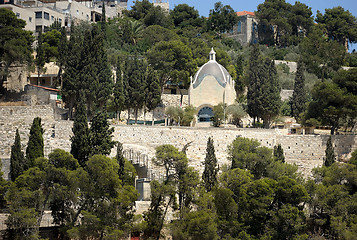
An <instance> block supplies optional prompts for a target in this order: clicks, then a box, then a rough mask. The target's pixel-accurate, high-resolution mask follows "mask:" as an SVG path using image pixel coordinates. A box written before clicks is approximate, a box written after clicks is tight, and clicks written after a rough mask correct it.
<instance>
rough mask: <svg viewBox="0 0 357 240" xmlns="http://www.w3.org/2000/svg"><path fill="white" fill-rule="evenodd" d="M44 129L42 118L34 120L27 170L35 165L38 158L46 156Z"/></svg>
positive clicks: (27, 155) (27, 154)
mask: <svg viewBox="0 0 357 240" xmlns="http://www.w3.org/2000/svg"><path fill="white" fill-rule="evenodd" d="M42 134H43V129H42V126H41V118H39V117H36V118H34V119H33V122H32V125H31V129H30V136H29V141H28V143H27V148H26V165H25V170H26V169H28V168H30V167H32V166H33V165H34V161H35V159H36V158H39V157H43V156H44V144H43V136H42Z"/></svg>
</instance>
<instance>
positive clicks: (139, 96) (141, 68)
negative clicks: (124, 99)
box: [125, 57, 147, 123]
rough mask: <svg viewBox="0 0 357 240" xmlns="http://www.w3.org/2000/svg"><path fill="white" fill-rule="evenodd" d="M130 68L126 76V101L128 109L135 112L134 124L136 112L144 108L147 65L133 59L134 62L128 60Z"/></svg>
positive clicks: (136, 117)
mask: <svg viewBox="0 0 357 240" xmlns="http://www.w3.org/2000/svg"><path fill="white" fill-rule="evenodd" d="M129 63H130V64H131V65H132V67H131V68H130V69H129V71H128V72H127V74H126V78H127V79H126V80H125V81H127V83H128V85H127V87H128V88H127V91H128V101H129V104H128V105H129V106H130V108H133V109H134V112H135V123H136V122H137V119H138V110H139V109H141V108H142V107H144V104H145V98H146V94H147V87H146V86H147V85H146V76H145V74H146V69H147V65H146V64H145V63H144V61H143V60H138V59H137V57H135V59H134V60H129Z"/></svg>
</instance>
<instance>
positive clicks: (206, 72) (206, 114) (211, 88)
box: [188, 48, 236, 121]
mask: <svg viewBox="0 0 357 240" xmlns="http://www.w3.org/2000/svg"><path fill="white" fill-rule="evenodd" d="M234 84H235V83H234V80H233V79H232V77H231V75H230V74H229V73H228V71H227V70H226V69H225V68H224V67H223V66H222V65H221V64H219V63H218V62H217V61H216V52H215V51H214V50H213V48H212V50H211V52H210V53H209V61H208V62H207V63H205V64H204V65H203V66H202V67H201V68H200V69H199V70H198V71H197V73H196V74H195V76H194V77H193V78H192V77H191V83H190V88H189V90H188V101H189V105H192V106H193V107H195V108H196V109H197V110H198V116H197V117H198V120H199V121H209V119H210V118H211V117H212V116H213V106H215V105H218V104H219V103H224V104H226V105H227V106H228V105H231V104H234V101H235V98H236V92H235V90H234Z"/></svg>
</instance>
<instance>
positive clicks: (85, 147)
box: [71, 94, 91, 167]
mask: <svg viewBox="0 0 357 240" xmlns="http://www.w3.org/2000/svg"><path fill="white" fill-rule="evenodd" d="M83 95H84V94H82V97H81V101H80V103H79V104H78V106H77V108H76V115H75V118H74V122H73V128H72V132H73V136H72V137H71V142H72V143H71V154H72V155H73V157H74V158H75V159H77V160H78V162H79V164H80V165H81V166H82V167H84V166H85V163H86V162H87V161H88V157H89V153H90V149H91V146H90V141H89V128H88V119H87V110H86V108H85V104H84V99H83V98H84V96H83Z"/></svg>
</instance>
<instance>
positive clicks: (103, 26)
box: [100, 1, 107, 39]
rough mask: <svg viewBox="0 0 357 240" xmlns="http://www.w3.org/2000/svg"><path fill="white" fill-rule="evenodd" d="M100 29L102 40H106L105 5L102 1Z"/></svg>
mask: <svg viewBox="0 0 357 240" xmlns="http://www.w3.org/2000/svg"><path fill="white" fill-rule="evenodd" d="M100 29H101V30H102V33H103V36H104V39H106V36H107V34H106V31H107V16H106V15H105V4H104V1H103V4H102V17H101V21H100Z"/></svg>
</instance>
